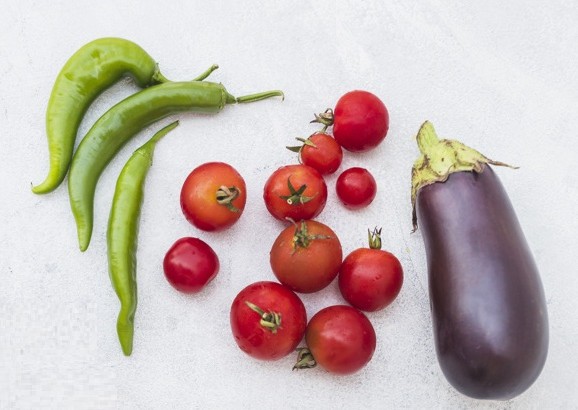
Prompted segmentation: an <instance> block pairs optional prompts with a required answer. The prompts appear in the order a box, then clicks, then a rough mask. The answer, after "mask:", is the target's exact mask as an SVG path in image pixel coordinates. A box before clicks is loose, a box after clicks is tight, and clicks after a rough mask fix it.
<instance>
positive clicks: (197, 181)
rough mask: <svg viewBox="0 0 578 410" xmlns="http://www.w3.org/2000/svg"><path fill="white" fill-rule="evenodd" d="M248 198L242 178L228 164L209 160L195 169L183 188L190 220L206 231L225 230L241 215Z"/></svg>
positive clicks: (186, 212) (183, 204) (183, 207)
mask: <svg viewBox="0 0 578 410" xmlns="http://www.w3.org/2000/svg"><path fill="white" fill-rule="evenodd" d="M246 200H247V188H246V187H245V181H244V179H243V177H242V176H241V175H240V174H239V173H238V172H237V171H236V170H235V168H233V167H232V166H230V165H229V164H225V163H223V162H207V163H205V164H203V165H200V166H198V167H197V168H195V169H194V170H193V171H191V173H190V174H189V176H188V177H187V179H186V180H185V182H184V184H183V187H182V189H181V209H182V210H183V213H184V214H185V217H186V218H187V220H188V221H189V222H190V223H192V224H193V225H194V226H196V227H197V228H199V229H202V230H204V231H215V230H220V229H225V228H227V227H229V226H231V225H233V224H234V223H235V222H237V220H238V219H239V218H240V217H241V214H242V213H243V209H245V202H246Z"/></svg>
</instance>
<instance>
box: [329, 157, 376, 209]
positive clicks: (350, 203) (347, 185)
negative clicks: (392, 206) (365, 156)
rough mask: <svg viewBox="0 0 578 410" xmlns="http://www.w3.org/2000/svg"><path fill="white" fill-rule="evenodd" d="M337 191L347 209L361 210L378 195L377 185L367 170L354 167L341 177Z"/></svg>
mask: <svg viewBox="0 0 578 410" xmlns="http://www.w3.org/2000/svg"><path fill="white" fill-rule="evenodd" d="M335 190H336V191H337V196H338V197H339V199H340V201H341V202H342V203H343V204H344V205H345V206H346V207H347V208H349V209H359V208H364V207H366V206H368V205H369V204H370V203H372V202H373V200H374V199H375V195H376V193H377V183H376V182H375V178H373V175H371V173H370V172H369V171H368V170H367V169H365V168H359V167H353V168H349V169H347V170H345V171H343V172H342V173H341V174H340V175H339V177H338V178H337V182H336V183H335Z"/></svg>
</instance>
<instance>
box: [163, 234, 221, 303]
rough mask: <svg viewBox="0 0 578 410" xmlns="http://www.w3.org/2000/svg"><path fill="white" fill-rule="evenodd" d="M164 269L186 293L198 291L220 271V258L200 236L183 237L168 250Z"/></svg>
mask: <svg viewBox="0 0 578 410" xmlns="http://www.w3.org/2000/svg"><path fill="white" fill-rule="evenodd" d="M163 269H164V272H165V276H166V278H167V280H168V281H169V283H170V284H171V285H172V286H173V287H174V288H175V289H177V290H179V291H181V292H185V293H197V292H199V291H200V290H201V289H202V288H203V287H204V286H205V285H206V284H207V283H209V282H210V281H211V280H213V278H214V277H215V276H217V273H218V272H219V258H218V257H217V254H216V253H215V251H213V249H212V248H211V247H210V246H209V245H207V244H206V243H205V242H203V241H202V240H200V239H198V238H188V237H187V238H181V239H179V240H178V241H176V242H175V243H174V244H173V246H171V248H170V249H169V250H168V251H167V253H166V255H165V258H164V260H163Z"/></svg>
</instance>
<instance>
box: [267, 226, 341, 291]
mask: <svg viewBox="0 0 578 410" xmlns="http://www.w3.org/2000/svg"><path fill="white" fill-rule="evenodd" d="M342 258H343V253H342V250H341V243H340V242H339V238H338V237H337V235H336V234H335V232H333V230H332V229H331V228H329V227H328V226H327V225H324V224H322V223H320V222H316V221H302V222H300V223H297V224H296V225H295V226H289V227H287V228H285V229H284V230H283V231H282V232H281V233H280V234H279V236H278V237H277V239H276V240H275V242H274V243H273V246H272V247H271V252H270V262H271V269H272V270H273V273H274V274H275V276H276V277H277V279H278V280H279V282H281V283H282V284H284V285H285V286H287V287H288V288H290V289H292V290H294V291H295V292H302V293H312V292H317V291H319V290H321V289H323V288H325V287H326V286H327V285H329V284H330V283H331V282H332V281H333V279H335V277H336V276H337V273H338V272H339V268H340V267H341V260H342Z"/></svg>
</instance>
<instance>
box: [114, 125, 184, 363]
mask: <svg viewBox="0 0 578 410" xmlns="http://www.w3.org/2000/svg"><path fill="white" fill-rule="evenodd" d="M177 125H179V122H178V121H175V122H173V123H171V124H169V125H167V126H166V127H164V128H163V129H161V130H160V131H158V132H157V133H156V134H155V135H154V136H153V137H152V138H151V139H150V140H149V141H148V142H147V143H145V144H144V145H143V146H142V147H140V148H138V149H137V150H136V151H135V152H134V153H133V154H132V156H131V157H130V159H129V160H128V161H127V163H126V165H125V166H124V168H123V169H122V171H121V172H120V175H119V177H118V180H117V182H116V188H115V191H114V198H113V200H112V207H111V210H110V216H109V219H108V230H107V251H108V271H109V274H110V280H111V282H112V286H113V287H114V290H115V292H116V295H117V296H118V299H119V300H120V312H119V314H118V320H117V323H116V330H117V333H118V340H119V341H120V345H121V347H122V351H123V353H124V354H125V355H126V356H130V354H131V353H132V344H133V343H132V341H133V335H134V314H135V311H136V305H137V284H136V249H137V236H138V226H139V218H140V211H141V207H142V202H143V197H144V185H145V179H146V176H147V173H148V170H149V168H150V167H151V165H152V160H153V153H154V149H155V146H156V143H157V142H158V141H159V140H160V139H161V138H162V137H164V136H165V135H166V134H167V133H168V132H170V131H171V130H172V129H174V128H175V127H176V126H177Z"/></svg>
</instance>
